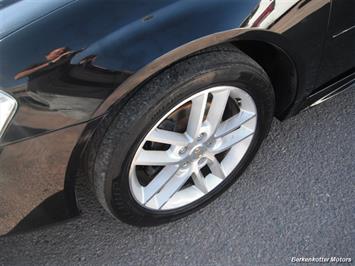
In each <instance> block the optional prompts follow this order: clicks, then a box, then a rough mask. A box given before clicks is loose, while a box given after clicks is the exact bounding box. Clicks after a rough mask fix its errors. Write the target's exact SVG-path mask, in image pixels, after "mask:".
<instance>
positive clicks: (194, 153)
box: [191, 147, 203, 160]
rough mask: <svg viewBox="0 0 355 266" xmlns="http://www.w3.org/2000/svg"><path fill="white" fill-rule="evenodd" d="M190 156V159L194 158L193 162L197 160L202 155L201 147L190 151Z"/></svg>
mask: <svg viewBox="0 0 355 266" xmlns="http://www.w3.org/2000/svg"><path fill="white" fill-rule="evenodd" d="M191 155H192V158H194V159H195V160H196V159H199V158H201V157H202V155H203V149H201V147H197V148H195V149H194V150H193V151H192V153H191Z"/></svg>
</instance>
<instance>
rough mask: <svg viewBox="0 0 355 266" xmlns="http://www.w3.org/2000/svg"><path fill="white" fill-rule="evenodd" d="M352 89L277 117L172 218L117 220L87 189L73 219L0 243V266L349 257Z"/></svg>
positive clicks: (354, 166) (354, 201) (354, 250)
mask: <svg viewBox="0 0 355 266" xmlns="http://www.w3.org/2000/svg"><path fill="white" fill-rule="evenodd" d="M354 124H355V87H353V89H352V90H348V91H347V92H344V93H343V94H341V95H339V96H338V97H336V98H334V99H332V100H330V101H328V102H326V103H324V104H322V105H320V106H317V107H315V108H313V109H312V110H309V111H306V112H303V113H301V114H299V115H298V116H296V117H294V118H291V119H289V120H287V121H285V122H283V123H280V122H278V121H275V122H274V124H273V127H272V130H271V133H270V135H269V137H268V138H267V139H266V141H265V142H264V145H263V146H262V148H261V150H260V151H259V153H258V155H257V156H256V158H255V160H254V161H253V163H252V164H251V165H250V167H249V168H248V169H247V171H246V172H245V173H244V174H243V176H242V177H241V178H240V179H239V181H238V182H237V183H236V184H235V185H234V186H233V187H232V188H230V189H229V190H228V191H227V192H226V193H225V194H223V195H222V196H221V197H220V198H219V199H217V200H216V201H214V202H213V203H212V204H210V205H209V206H207V207H206V208H204V209H203V210H201V211H199V212H198V213H196V214H193V215H191V216H189V217H187V218H185V219H182V220H180V221H177V222H174V223H171V224H167V225H164V226H160V227H155V228H143V229H141V228H135V227H132V226H128V225H125V224H122V223H120V222H117V221H115V220H114V219H113V218H111V217H110V216H109V215H107V214H106V213H105V212H104V211H102V210H100V208H99V205H98V203H97V202H96V201H95V199H94V198H93V196H92V195H91V193H90V192H89V191H88V190H87V188H86V187H85V186H82V187H81V189H80V197H81V199H80V202H81V204H82V206H83V207H82V208H83V210H84V213H83V215H82V217H81V218H79V219H75V220H71V221H69V222H67V223H64V224H60V225H56V226H54V227H50V228H45V229H41V230H37V231H35V232H31V233H26V234H23V235H17V236H12V237H7V238H3V239H0V265H2V264H5V265H10V264H11V265H12V264H23V265H30V264H34V265H40V264H48V265H73V264H114V265H117V264H121V265H216V264H217V265H288V264H290V260H291V257H293V256H296V257H297V256H298V257H302V256H303V257H308V256H311V257H313V256H314V257H319V256H325V257H327V256H339V257H352V260H353V261H354V260H355V222H354V219H355V198H354V197H355V196H354V191H355V160H354V158H355V156H354V155H355V154H354V153H355V147H354V145H355V128H354Z"/></svg>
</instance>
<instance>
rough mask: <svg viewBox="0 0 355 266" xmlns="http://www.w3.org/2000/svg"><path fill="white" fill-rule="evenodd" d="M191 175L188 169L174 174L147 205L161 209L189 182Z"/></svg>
mask: <svg viewBox="0 0 355 266" xmlns="http://www.w3.org/2000/svg"><path fill="white" fill-rule="evenodd" d="M190 176H191V171H189V170H187V171H184V172H182V173H180V174H176V175H174V176H173V177H172V178H171V179H170V180H169V181H168V182H167V183H166V184H165V186H164V187H163V188H162V189H161V190H160V191H159V193H157V194H155V196H154V197H153V198H152V199H151V200H150V201H148V202H147V204H146V206H148V207H151V208H155V209H161V208H162V207H163V206H164V204H166V203H167V202H168V200H169V199H170V198H171V197H172V196H173V195H174V194H175V193H176V192H177V191H178V190H179V189H180V188H181V187H182V186H183V185H184V184H185V183H186V182H187V180H188V179H189V178H190Z"/></svg>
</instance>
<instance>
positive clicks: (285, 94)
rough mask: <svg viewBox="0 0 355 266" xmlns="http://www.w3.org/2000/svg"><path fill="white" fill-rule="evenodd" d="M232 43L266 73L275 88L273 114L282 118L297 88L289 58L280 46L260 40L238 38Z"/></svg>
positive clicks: (295, 75)
mask: <svg viewBox="0 0 355 266" xmlns="http://www.w3.org/2000/svg"><path fill="white" fill-rule="evenodd" d="M232 44H233V45H235V46H236V47H237V48H238V49H240V50H241V51H243V52H244V53H245V54H247V55H248V56H250V57H251V58H253V59H254V60H255V61H256V62H257V63H258V64H259V65H260V66H261V67H262V68H263V69H264V70H265V72H266V73H267V74H268V76H269V78H270V80H271V83H272V85H273V87H274V90H275V96H276V105H275V108H276V109H275V116H276V117H277V118H278V119H281V120H282V119H284V118H285V117H286V115H287V112H288V110H289V108H290V106H291V105H292V103H293V102H294V99H295V96H296V90H297V72H296V67H295V65H294V63H293V61H292V60H291V58H290V57H289V56H288V55H287V54H286V53H285V52H284V51H283V50H281V49H280V48H278V47H276V46H274V45H271V44H269V43H265V42H262V41H249V40H240V41H236V42H233V43H232Z"/></svg>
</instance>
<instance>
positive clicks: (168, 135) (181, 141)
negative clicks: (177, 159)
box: [146, 128, 189, 146]
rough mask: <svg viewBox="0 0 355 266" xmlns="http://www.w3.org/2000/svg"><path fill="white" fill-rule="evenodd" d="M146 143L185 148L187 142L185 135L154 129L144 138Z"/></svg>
mask: <svg viewBox="0 0 355 266" xmlns="http://www.w3.org/2000/svg"><path fill="white" fill-rule="evenodd" d="M146 139H147V140H148V141H153V142H159V143H165V144H170V145H177V146H186V145H188V144H189V140H188V138H187V136H186V135H185V134H182V133H177V132H173V131H168V130H163V129H159V128H156V129H154V130H153V131H152V132H150V133H149V134H148V136H147V138H146Z"/></svg>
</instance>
